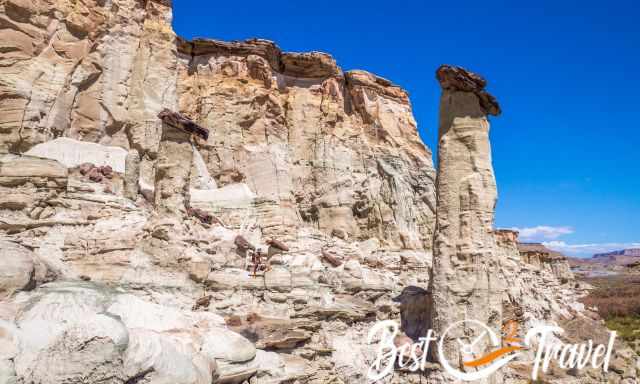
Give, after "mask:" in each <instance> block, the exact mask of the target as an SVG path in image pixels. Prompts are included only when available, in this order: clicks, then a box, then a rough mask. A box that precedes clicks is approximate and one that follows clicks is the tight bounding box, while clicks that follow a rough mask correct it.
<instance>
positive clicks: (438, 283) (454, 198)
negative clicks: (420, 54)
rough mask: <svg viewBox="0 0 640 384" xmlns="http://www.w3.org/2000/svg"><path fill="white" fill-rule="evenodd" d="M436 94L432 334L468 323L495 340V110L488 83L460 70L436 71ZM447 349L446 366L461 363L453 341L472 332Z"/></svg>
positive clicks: (460, 331)
mask: <svg viewBox="0 0 640 384" xmlns="http://www.w3.org/2000/svg"><path fill="white" fill-rule="evenodd" d="M436 77H437V79H438V81H439V82H440V86H441V87H442V96H441V98H440V126H439V143H438V162H439V164H438V176H437V183H436V195H437V209H436V232H435V238H434V247H433V257H434V258H433V270H432V279H431V291H432V295H433V319H432V320H433V327H434V330H435V331H436V332H437V333H438V334H442V333H443V331H444V330H445V329H446V328H447V327H448V326H449V325H450V324H453V323H455V322H458V321H463V320H468V319H474V320H478V321H481V322H482V323H484V324H487V325H488V326H490V327H491V328H493V329H494V330H495V331H496V333H497V334H499V331H500V326H501V317H502V316H501V300H502V293H503V289H504V288H503V287H502V286H501V283H500V281H499V280H498V279H496V278H495V276H497V275H498V273H497V265H496V264H497V260H496V258H495V257H494V249H495V240H494V237H493V235H492V230H493V222H494V208H495V204H496V199H497V190H496V181H495V177H494V174H493V167H492V165H491V145H490V143H489V121H488V119H487V116H488V115H497V114H499V113H500V108H499V106H498V104H497V102H496V101H495V99H494V98H493V97H492V96H491V95H489V94H488V93H487V92H486V91H485V90H484V87H485V85H486V81H485V80H484V79H483V78H482V77H480V76H478V75H476V74H474V73H471V72H468V71H466V70H465V69H463V68H459V67H452V66H448V65H443V66H441V67H440V68H439V69H438V70H437V72H436ZM454 332H455V333H452V334H451V338H450V339H449V340H448V341H446V342H445V344H444V345H445V351H444V352H445V354H446V355H447V359H449V360H450V361H451V360H453V361H462V359H463V358H462V356H460V355H459V354H460V350H459V347H458V346H457V343H456V340H455V339H456V338H460V339H461V340H465V341H467V342H468V343H470V342H472V341H473V340H474V339H475V338H477V337H478V336H480V334H479V333H478V330H476V329H473V328H468V327H466V326H461V327H456V329H455V330H454Z"/></svg>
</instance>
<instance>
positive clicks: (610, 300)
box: [583, 276, 640, 341]
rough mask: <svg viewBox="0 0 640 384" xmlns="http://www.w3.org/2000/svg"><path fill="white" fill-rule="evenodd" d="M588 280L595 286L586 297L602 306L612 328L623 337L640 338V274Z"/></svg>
mask: <svg viewBox="0 0 640 384" xmlns="http://www.w3.org/2000/svg"><path fill="white" fill-rule="evenodd" d="M586 281H587V282H588V283H590V284H592V285H593V286H594V287H595V289H594V290H593V291H591V293H590V294H589V296H587V297H585V298H584V299H583V302H584V304H585V305H587V306H589V307H596V308H598V312H599V313H600V315H601V316H602V317H603V318H604V319H605V320H606V322H607V326H608V327H609V328H610V329H613V330H616V331H618V334H619V335H620V337H621V338H623V339H625V340H628V341H633V340H640V276H609V277H599V278H590V279H586Z"/></svg>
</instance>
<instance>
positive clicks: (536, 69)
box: [174, 0, 640, 255]
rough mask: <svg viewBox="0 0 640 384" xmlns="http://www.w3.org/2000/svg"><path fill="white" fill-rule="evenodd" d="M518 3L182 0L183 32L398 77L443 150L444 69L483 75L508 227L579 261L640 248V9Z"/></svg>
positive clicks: (178, 16) (178, 20)
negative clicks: (259, 42)
mask: <svg viewBox="0 0 640 384" xmlns="http://www.w3.org/2000/svg"><path fill="white" fill-rule="evenodd" d="M515 3H516V2H514V1H489V0H487V1H464V0H462V1H456V2H446V1H437V2H436V1H432V2H422V1H402V0H396V1H313V2H311V1H308V2H302V1H290V2H277V3H265V2H264V1H260V2H258V1H255V2H253V1H242V2H218V1H216V2H213V1H195V0H179V1H174V27H175V29H176V32H177V33H178V34H179V35H181V36H182V37H185V38H192V37H211V38H217V39H222V40H242V39H246V38H251V37H260V38H265V39H269V40H273V41H275V42H276V43H277V44H278V45H279V46H280V47H281V48H282V49H283V50H286V51H311V50H315V51H324V52H327V53H330V54H331V55H333V56H334V57H335V58H336V60H337V62H338V64H339V65H340V66H341V67H342V68H343V69H344V70H350V69H365V70H368V71H370V72H373V73H376V74H378V75H380V76H383V77H386V78H388V79H390V80H392V81H393V82H395V83H396V84H398V85H400V86H402V87H404V88H405V89H407V90H408V91H409V93H410V95H411V101H412V104H413V108H414V113H415V115H416V119H417V120H418V124H419V129H420V134H421V136H422V138H423V140H424V141H425V142H426V143H427V145H428V146H429V147H431V148H432V150H433V151H434V152H435V148H436V130H437V119H438V114H437V108H438V98H439V87H438V84H437V82H436V81H435V79H434V72H435V69H436V68H437V67H438V66H439V65H440V64H443V63H447V64H455V65H461V66H464V67H467V68H468V69H471V70H473V71H476V72H478V73H480V74H482V75H484V76H485V77H486V78H487V79H488V80H489V87H488V88H489V90H490V92H492V93H493V94H494V95H495V96H496V97H497V98H498V100H499V101H500V103H501V105H502V109H503V115H502V116H500V117H498V118H493V120H492V133H491V136H492V144H493V155H494V166H495V171H496V177H497V180H498V188H499V195H500V200H499V204H498V210H497V225H498V226H499V227H518V228H528V229H526V230H524V231H523V233H525V234H526V235H527V236H528V239H529V240H532V241H533V240H541V241H553V242H555V243H553V244H555V246H556V247H557V248H558V249H560V250H564V251H565V252H567V253H569V254H576V255H589V254H590V253H591V252H592V251H596V250H603V249H609V248H612V249H615V248H621V247H623V246H633V245H635V244H634V243H640V123H639V121H640V116H638V112H639V111H640V77H639V76H638V74H639V71H640V26H639V25H640V5H636V4H635V3H634V2H633V1H607V2H605V1H557V0H556V1H548V0H542V1H535V2H527V3H528V5H515ZM538 227H550V228H538ZM637 246H640V244H637Z"/></svg>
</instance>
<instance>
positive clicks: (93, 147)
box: [26, 137, 127, 173]
mask: <svg viewBox="0 0 640 384" xmlns="http://www.w3.org/2000/svg"><path fill="white" fill-rule="evenodd" d="M26 154H27V155H30V156H36V157H42V158H45V159H53V160H57V161H59V162H60V163H61V164H63V165H64V166H65V167H67V168H73V167H77V166H79V165H80V164H83V163H91V164H93V165H95V166H98V167H102V166H110V167H111V168H112V169H113V170H114V171H115V172H120V173H124V171H125V160H126V157H127V151H126V150H124V149H122V148H119V147H108V146H104V145H100V144H95V143H89V142H86V141H78V140H74V139H69V138H66V137H60V138H57V139H55V140H51V141H47V142H46V143H42V144H38V145H36V146H35V147H33V148H31V149H30V150H29V151H27V152H26Z"/></svg>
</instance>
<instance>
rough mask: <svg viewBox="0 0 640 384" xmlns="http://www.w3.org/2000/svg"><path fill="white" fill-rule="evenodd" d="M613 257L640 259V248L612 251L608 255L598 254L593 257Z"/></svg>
mask: <svg viewBox="0 0 640 384" xmlns="http://www.w3.org/2000/svg"><path fill="white" fill-rule="evenodd" d="M611 256H630V257H640V248H629V249H623V250H620V251H612V252H606V253H596V254H595V255H593V258H594V259H597V258H601V257H611Z"/></svg>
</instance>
